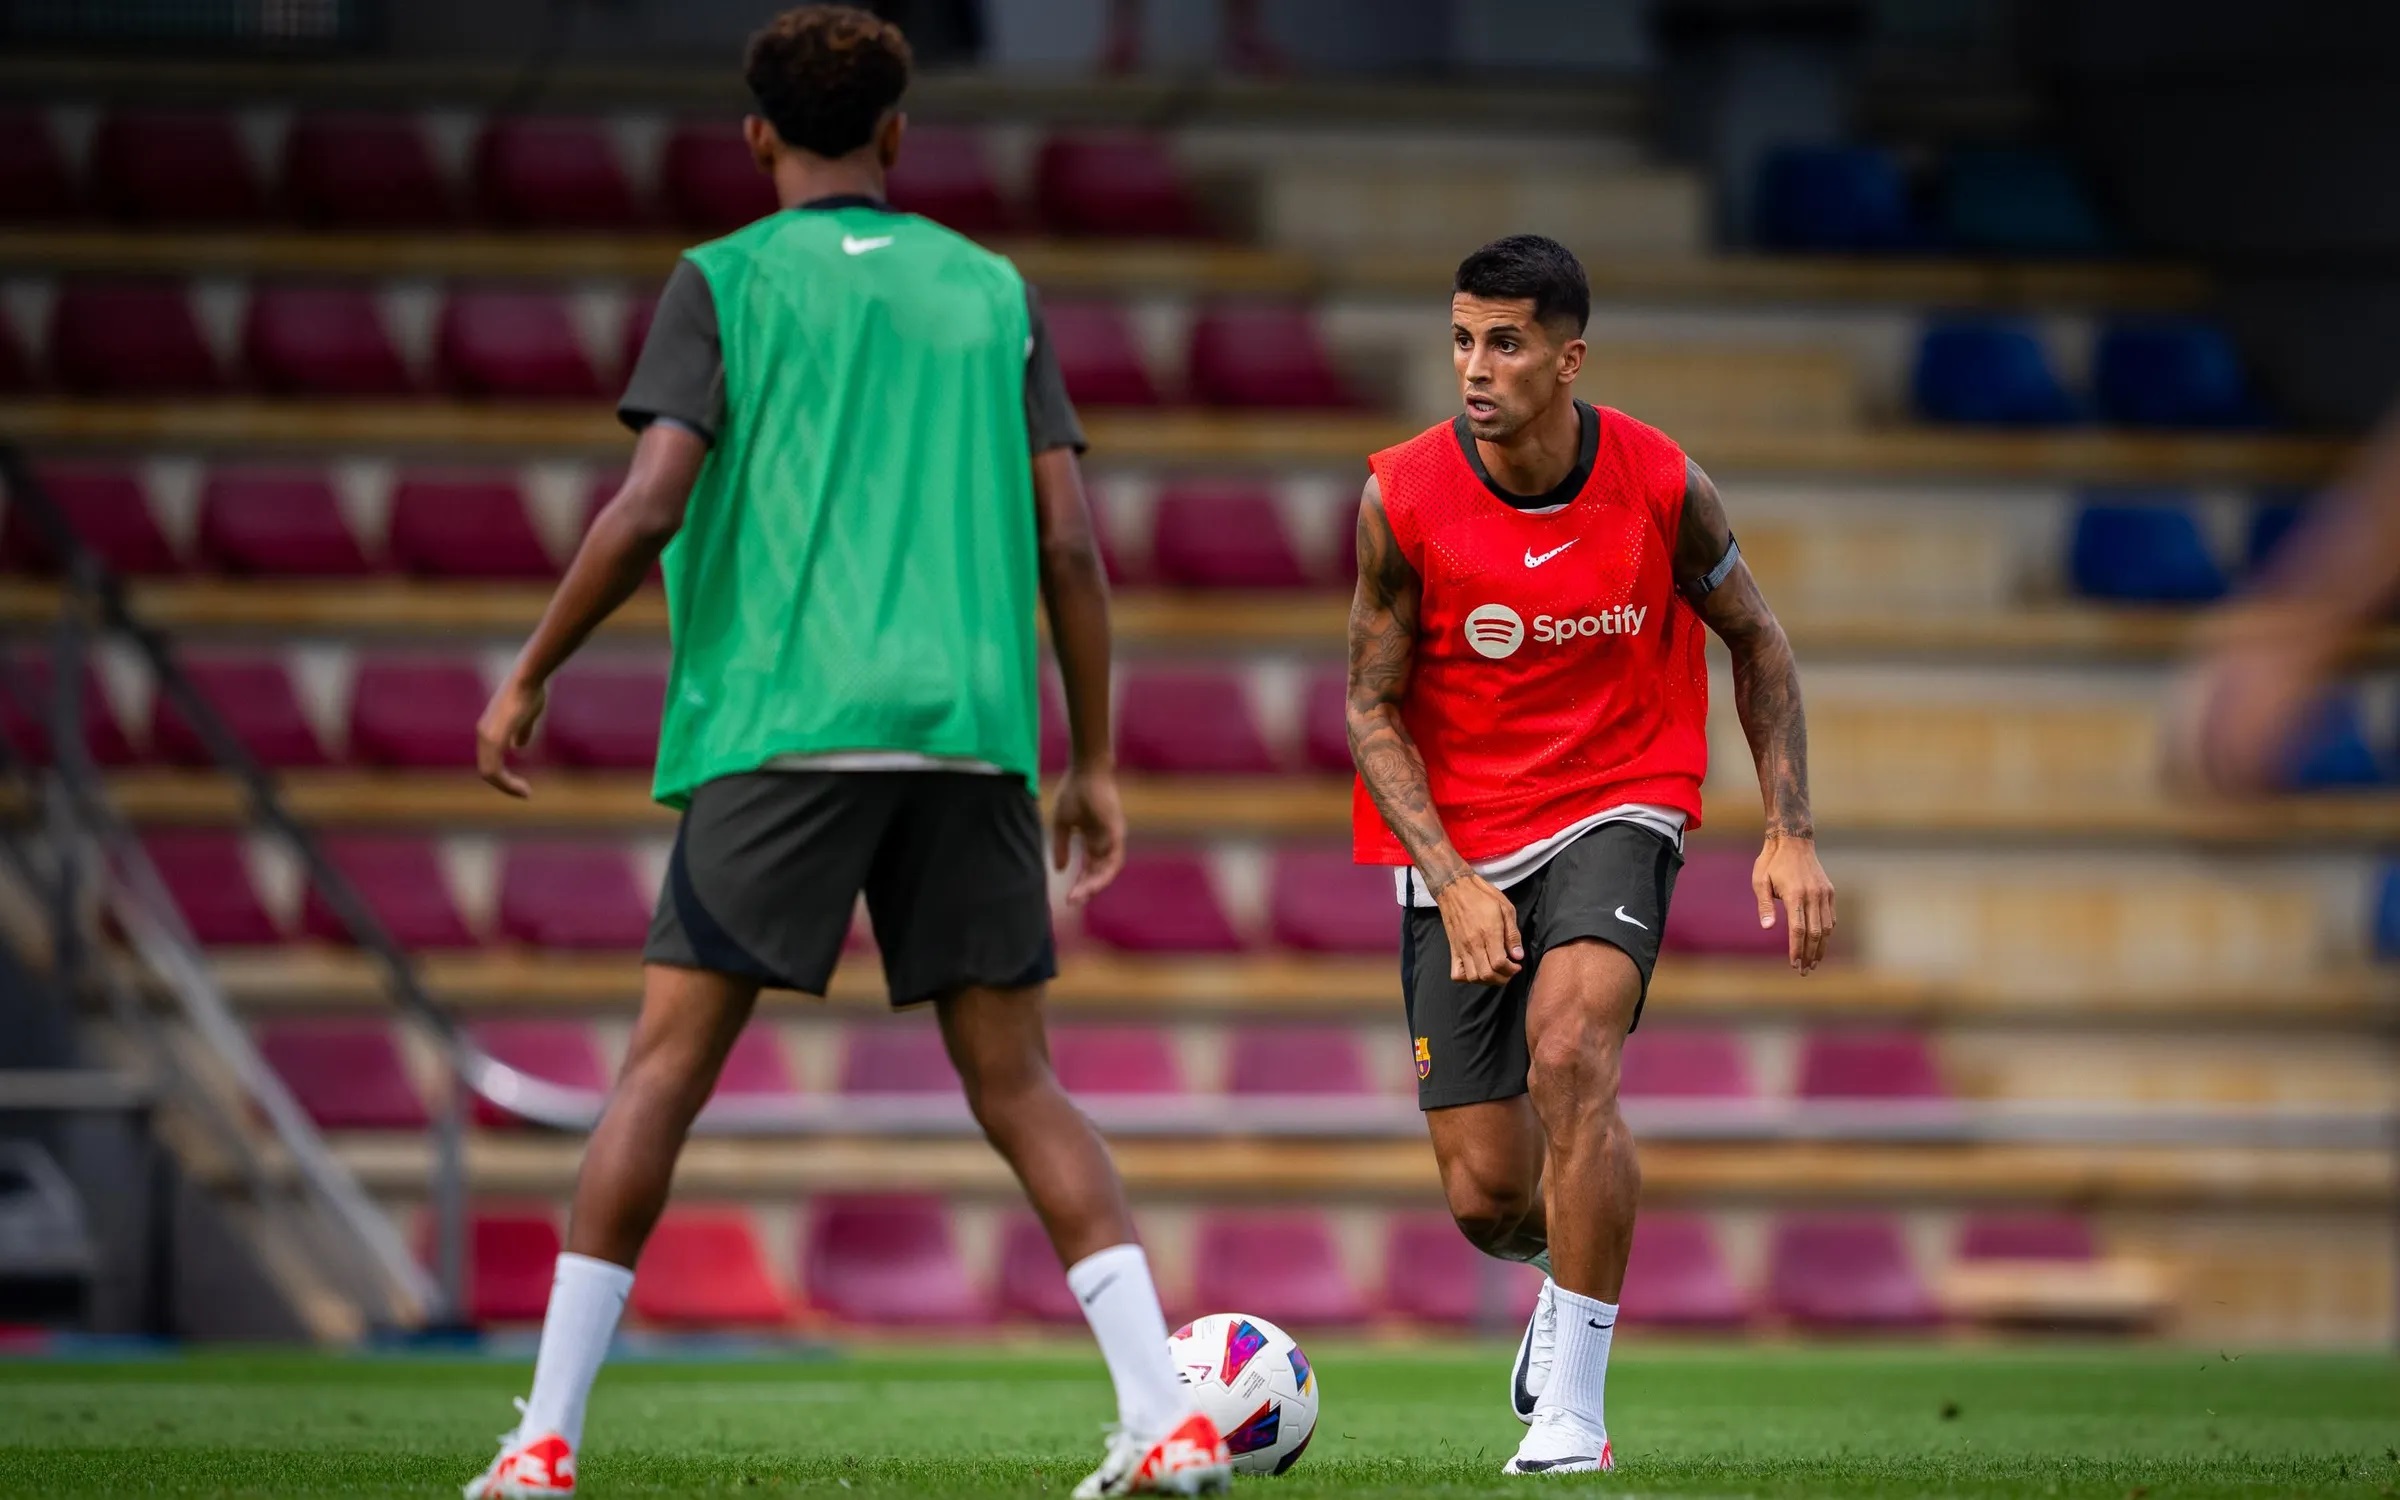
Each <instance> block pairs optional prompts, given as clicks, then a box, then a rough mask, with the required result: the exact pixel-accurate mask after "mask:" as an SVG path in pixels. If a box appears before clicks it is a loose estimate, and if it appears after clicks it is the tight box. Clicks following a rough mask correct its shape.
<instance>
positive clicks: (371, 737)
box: [350, 658, 490, 770]
mask: <svg viewBox="0 0 2400 1500" xmlns="http://www.w3.org/2000/svg"><path fill="white" fill-rule="evenodd" d="M489 696H490V693H489V690H488V689H486V688H485V686H484V682H483V673H482V672H481V671H480V670H478V669H477V668H476V666H475V665H474V663H472V662H464V661H419V660H412V659H407V658H400V659H385V660H375V661H366V662H361V663H360V664H359V666H358V669H357V670H356V671H355V672H354V673H352V675H351V679H350V759H351V760H352V761H354V762H356V763H357V764H359V765H362V766H377V767H382V768H385V769H389V770H454V769H464V768H466V767H468V766H472V765H473V764H475V721H476V720H477V719H480V718H482V717H483V707H484V703H485V702H486V700H487V699H488V698H489Z"/></svg>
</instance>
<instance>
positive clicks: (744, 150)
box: [658, 118, 918, 234]
mask: <svg viewBox="0 0 2400 1500" xmlns="http://www.w3.org/2000/svg"><path fill="white" fill-rule="evenodd" d="M917 137H918V132H916V131H913V130H912V131H910V132H909V134H908V150H907V152H906V153H904V155H914V154H915V153H916V150H917ZM658 190H659V196H660V198H661V199H663V200H664V202H665V205H666V210H667V213H668V214H669V215H670V216H671V217H673V219H674V220H675V222H676V223H678V224H681V225H684V226H685V227H687V228H690V229H695V230H698V231H700V232H701V233H703V234H723V233H725V232H726V231H727V230H730V229H739V228H740V227H741V226H743V225H744V224H748V223H750V222H751V221H752V220H755V219H763V218H765V217H766V216H767V215H769V214H771V213H773V212H775V208H776V204H775V184H774V183H773V182H771V181H769V180H768V178H767V174H766V173H764V172H761V171H760V170H759V169H758V163H757V162H756V161H755V160H754V159H752V157H751V155H750V143H749V142H747V141H745V140H743V139H742V126H741V122H740V121H739V120H735V119H731V118H727V119H722V120H687V121H685V122H683V123H682V124H680V125H677V126H676V127H675V129H674V130H673V131H672V132H670V133H669V134H668V136H667V143H666V146H665V147H664V149H663V150H661V152H660V153H659V162H658Z"/></svg>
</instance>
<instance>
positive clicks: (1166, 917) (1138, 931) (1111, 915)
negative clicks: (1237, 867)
mask: <svg viewBox="0 0 2400 1500" xmlns="http://www.w3.org/2000/svg"><path fill="white" fill-rule="evenodd" d="M1083 931H1084V933H1085V935H1086V936H1088V937H1090V938H1092V939H1093V940H1094V941H1096V942H1100V943H1104V944H1106V945H1107V946H1109V947H1111V948H1116V949H1119V950H1121V951H1123V952H1127V953H1236V952H1239V951H1240V950H1241V949H1242V947H1243V946H1244V944H1243V942H1242V937H1241V934H1240V933H1238V932H1236V931H1235V930H1234V926H1233V920H1232V918H1230V917H1228V916H1227V915H1226V914H1225V909H1224V906H1223V905H1222V904H1221V903H1220V901H1219V899H1218V896H1217V891H1216V884H1215V881H1214V879H1213V878H1212V877H1211V875H1210V873H1209V869H1208V866H1207V864H1206V863H1205V862H1203V861H1202V860H1201V858H1200V857H1199V856H1198V855H1196V854H1191V853H1186V852H1180V851H1154V852H1147V853H1145V852H1142V851H1139V850H1137V851H1135V852H1134V853H1131V854H1129V855H1127V856H1126V859H1125V868H1124V870H1123V872H1122V873H1121V874H1119V875H1118V876H1117V879H1116V883H1115V884H1113V885H1111V886H1109V887H1108V888H1107V889H1105V890H1103V891H1101V892H1100V893H1098V894H1097V895H1095V896H1093V897H1092V899H1091V902H1090V904H1089V905H1087V906H1085V908H1084V910H1083Z"/></svg>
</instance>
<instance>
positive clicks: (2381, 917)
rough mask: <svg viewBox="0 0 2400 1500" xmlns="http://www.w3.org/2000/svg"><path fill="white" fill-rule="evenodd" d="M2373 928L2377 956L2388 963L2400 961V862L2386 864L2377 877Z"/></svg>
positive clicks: (2372, 939) (2373, 940) (2373, 941)
mask: <svg viewBox="0 0 2400 1500" xmlns="http://www.w3.org/2000/svg"><path fill="white" fill-rule="evenodd" d="M2373 927H2374V932H2373V936H2372V938H2371V941H2372V943H2373V945H2374V950H2375V956H2376V957H2377V958H2380V959H2382V960H2384V961H2385V962H2387V963H2388V962H2390V961H2391V960H2393V959H2400V861H2392V862H2389V863H2387V864H2385V865H2384V867H2383V872H2382V874H2380V875H2379V876H2377V877H2376V882H2375V913H2374V919H2373Z"/></svg>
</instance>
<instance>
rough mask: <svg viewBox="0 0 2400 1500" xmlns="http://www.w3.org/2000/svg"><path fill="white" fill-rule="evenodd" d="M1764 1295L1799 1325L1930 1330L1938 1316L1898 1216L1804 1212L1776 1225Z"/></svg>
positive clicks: (1768, 1258) (1805, 1326)
mask: <svg viewBox="0 0 2400 1500" xmlns="http://www.w3.org/2000/svg"><path fill="white" fill-rule="evenodd" d="M1767 1264H1768V1270H1767V1301H1768V1303H1769V1305H1770V1306H1771V1307H1772V1308H1773V1309H1774V1311H1775V1312H1776V1313H1778V1314H1780V1315H1781V1316H1783V1317H1784V1318H1787V1319H1789V1320H1790V1321H1791V1322H1792V1323H1794V1324H1795V1325H1797V1326H1799V1327H1802V1328H1820V1329H1852V1330H1861V1331H1864V1330H1875V1329H1885V1330H1890V1329H1905V1328H1925V1327H1930V1326H1932V1325H1933V1324H1936V1323H1938V1322H1940V1321H1941V1311H1940V1309H1939V1308H1938V1307H1936V1306H1935V1304H1934V1300H1933V1295H1932V1293H1931V1292H1930V1291H1929V1290H1927V1288H1926V1285H1925V1281H1924V1278H1922V1277H1921V1276H1919V1275H1918V1274H1917V1268H1916V1263H1915V1262H1914V1261H1913V1260H1912V1259H1911V1258H1910V1257H1909V1253H1908V1244H1907V1241H1906V1240H1905V1239H1903V1238H1902V1236H1901V1233H1900V1226H1899V1224H1898V1223H1897V1222H1895V1221H1893V1220H1891V1219H1887V1218H1881V1217H1876V1216H1871V1215H1833V1214H1825V1215H1804V1216H1801V1217H1797V1218H1791V1219H1786V1220H1784V1221H1783V1222H1781V1223H1779V1224H1777V1225H1776V1226H1775V1232H1774V1237H1773V1241H1772V1243H1771V1245H1770V1247H1769V1250H1768V1252H1767Z"/></svg>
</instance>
